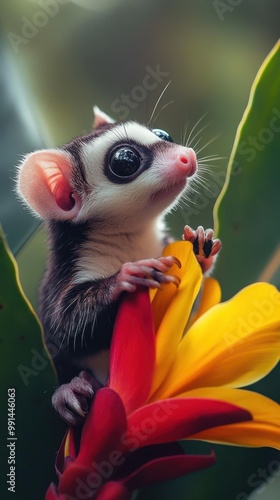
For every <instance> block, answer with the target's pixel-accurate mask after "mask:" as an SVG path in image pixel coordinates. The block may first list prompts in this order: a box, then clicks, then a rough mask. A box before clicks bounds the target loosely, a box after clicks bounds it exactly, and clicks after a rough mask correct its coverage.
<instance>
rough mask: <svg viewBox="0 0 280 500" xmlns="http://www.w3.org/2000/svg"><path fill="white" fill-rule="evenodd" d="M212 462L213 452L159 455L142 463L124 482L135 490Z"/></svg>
mask: <svg viewBox="0 0 280 500" xmlns="http://www.w3.org/2000/svg"><path fill="white" fill-rule="evenodd" d="M214 463H215V455H214V453H212V454H211V455H176V456H170V457H161V458H157V459H155V460H152V461H151V462H148V463H146V464H144V465H143V466H142V467H141V468H139V469H138V470H137V471H135V472H134V473H133V474H131V475H130V476H129V477H128V478H127V479H126V480H125V484H126V485H127V486H128V487H129V488H131V489H135V490H136V489H138V488H142V487H143V486H147V485H149V484H153V483H158V482H160V481H168V480H170V479H175V478H177V477H180V476H184V475H185V474H189V473H190V472H195V471H197V470H199V469H204V468H206V467H210V466H211V465H213V464H214Z"/></svg>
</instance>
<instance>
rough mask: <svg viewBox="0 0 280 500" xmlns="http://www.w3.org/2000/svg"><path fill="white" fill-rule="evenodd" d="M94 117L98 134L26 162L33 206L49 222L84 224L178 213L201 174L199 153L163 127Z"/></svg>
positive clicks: (23, 177) (21, 186)
mask: <svg viewBox="0 0 280 500" xmlns="http://www.w3.org/2000/svg"><path fill="white" fill-rule="evenodd" d="M94 113H95V123H94V128H93V131H92V133H90V134H88V135H87V136H84V137H80V138H77V139H75V140H73V141H72V142H71V143H69V144H67V145H66V146H64V147H63V148H61V149H48V150H40V151H36V152H35V153H31V154H30V155H28V156H27V157H26V158H25V159H24V161H23V162H22V164H21V166H20V167H19V176H18V192H19V194H20V195H21V197H22V198H23V199H24V200H25V202H26V203H27V204H28V205H29V206H30V207H31V208H32V209H33V210H34V211H35V213H36V214H38V215H39V216H41V217H42V218H43V219H49V220H51V219H54V220H64V221H66V220H68V221H71V220H72V221H73V222H76V223H78V222H81V221H88V220H91V219H93V220H99V221H100V222H104V223H105V222H106V221H108V220H110V222H111V223H116V224H117V223H118V222H119V221H120V220H121V219H122V220H124V221H129V220H130V219H131V221H132V223H133V222H136V221H141V220H143V219H144V217H156V216H158V215H160V214H162V213H163V212H165V211H167V210H168V209H169V208H171V207H172V206H173V205H174V204H175V203H176V202H177V200H178V199H179V197H180V196H181V195H182V193H183V192H184V191H185V189H186V187H187V184H188V179H189V178H190V177H192V176H193V175H194V174H195V172H196V167H197V162H196V155H195V153H194V151H193V150H192V149H191V148H187V147H184V146H179V145H177V144H175V143H174V142H173V141H172V139H171V137H170V136H169V134H168V133H167V132H164V131H163V130H160V129H150V128H148V127H146V126H143V125H140V124H139V123H136V122H133V121H127V122H123V123H121V122H114V121H113V120H112V119H111V118H110V117H108V116H107V115H106V114H105V113H103V112H102V111H100V110H99V109H98V108H97V107H95V108H94Z"/></svg>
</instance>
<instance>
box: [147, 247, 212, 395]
mask: <svg viewBox="0 0 280 500" xmlns="http://www.w3.org/2000/svg"><path fill="white" fill-rule="evenodd" d="M163 255H165V256H167V255H174V256H176V257H177V258H178V259H179V260H180V262H181V265H182V267H181V269H178V267H177V266H173V267H172V268H171V269H170V270H169V271H168V274H176V275H177V276H179V277H180V278H181V283H180V286H179V288H178V289H176V287H175V286H174V285H173V284H169V285H165V286H163V287H162V288H161V289H160V290H158V291H157V293H156V295H155V297H154V300H153V302H152V307H153V312H154V318H155V325H156V332H157V334H156V368H155V377H154V381H153V387H152V392H154V390H155V389H156V388H157V387H158V386H159V385H160V383H161V382H162V381H163V379H164V378H165V376H166V373H167V372H168V370H169V369H170V366H171V365H172V363H173V362H174V359H175V354H176V351H177V348H178V344H179V342H180V340H181V338H182V335H183V332H184V328H185V325H186V324H187V321H188V319H189V315H190V312H191V309H192V306H193V303H194V301H195V298H196V296H197V294H198V291H199V288H200V284H201V280H202V272H201V269H200V266H199V264H198V263H197V261H196V258H195V256H194V253H193V246H192V244H191V243H189V242H186V241H181V242H176V243H171V245H168V246H167V247H166V248H165V249H164V252H163Z"/></svg>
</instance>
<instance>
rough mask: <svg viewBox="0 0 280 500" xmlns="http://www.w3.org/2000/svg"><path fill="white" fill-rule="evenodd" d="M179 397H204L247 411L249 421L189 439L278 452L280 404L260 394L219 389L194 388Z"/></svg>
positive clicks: (240, 390)
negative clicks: (250, 417)
mask: <svg viewBox="0 0 280 500" xmlns="http://www.w3.org/2000/svg"><path fill="white" fill-rule="evenodd" d="M181 397H192V398H196V397H198V398H201V397H207V398H212V399H217V400H220V401H227V402H228V403H233V404H235V405H237V406H240V407H241V408H244V409H246V410H248V411H249V412H250V413H251V415H252V417H253V420H251V421H248V422H239V423H237V424H230V425H224V426H220V427H215V428H212V429H208V430H206V431H203V432H199V433H197V434H194V435H193V436H192V439H203V440H206V441H212V442H216V443H217V442H218V443H227V444H235V445H241V446H259V447H261V446H268V447H271V448H277V449H280V405H279V404H277V403H276V402H275V401H272V400H271V399H269V398H267V397H265V396H262V395H261V394H258V393H255V392H251V391H247V390H243V389H231V388H223V387H207V388H201V389H195V390H193V391H189V392H187V393H185V394H182V395H181Z"/></svg>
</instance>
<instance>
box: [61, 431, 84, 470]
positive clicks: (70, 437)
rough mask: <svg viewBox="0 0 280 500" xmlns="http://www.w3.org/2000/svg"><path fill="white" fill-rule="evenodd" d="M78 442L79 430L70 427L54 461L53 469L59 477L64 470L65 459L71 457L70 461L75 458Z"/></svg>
mask: <svg viewBox="0 0 280 500" xmlns="http://www.w3.org/2000/svg"><path fill="white" fill-rule="evenodd" d="M79 441H80V429H77V428H73V427H70V428H69V429H68V430H67V432H66V434H65V436H64V438H63V440H62V443H61V445H60V447H59V450H58V453H57V456H56V460H55V469H56V473H57V475H58V476H59V477H60V476H61V474H62V473H63V471H64V469H65V466H66V461H65V459H66V457H69V458H70V457H71V459H72V460H74V459H75V458H76V456H77V449H78V443H79ZM68 463H69V462H68Z"/></svg>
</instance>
